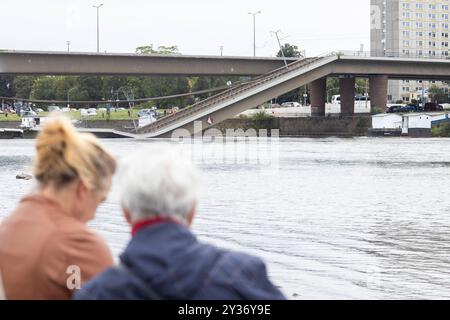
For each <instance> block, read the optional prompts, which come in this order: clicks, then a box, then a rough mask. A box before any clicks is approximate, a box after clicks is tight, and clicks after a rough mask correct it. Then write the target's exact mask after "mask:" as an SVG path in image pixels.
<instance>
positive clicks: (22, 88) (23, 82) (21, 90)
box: [13, 76, 37, 99]
mask: <svg viewBox="0 0 450 320" xmlns="http://www.w3.org/2000/svg"><path fill="white" fill-rule="evenodd" d="M36 79H37V78H36V77H34V76H17V77H15V78H14V81H13V85H14V91H15V93H16V94H15V96H16V97H18V98H23V99H29V98H30V95H31V88H32V87H33V83H34V81H35V80H36Z"/></svg>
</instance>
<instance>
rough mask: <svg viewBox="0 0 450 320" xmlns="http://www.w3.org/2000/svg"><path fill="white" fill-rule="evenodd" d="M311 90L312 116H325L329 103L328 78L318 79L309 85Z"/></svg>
mask: <svg viewBox="0 0 450 320" xmlns="http://www.w3.org/2000/svg"><path fill="white" fill-rule="evenodd" d="M309 87H310V90H311V116H319V117H320V116H322V117H323V116H325V103H326V101H327V78H326V77H324V78H320V79H317V80H315V81H313V82H311V83H310V84H309Z"/></svg>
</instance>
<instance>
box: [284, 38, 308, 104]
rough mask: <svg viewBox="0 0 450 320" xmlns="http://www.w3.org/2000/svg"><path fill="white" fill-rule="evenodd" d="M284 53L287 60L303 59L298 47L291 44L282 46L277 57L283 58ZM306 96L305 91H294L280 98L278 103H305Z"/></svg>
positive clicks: (300, 89) (301, 89) (302, 89)
mask: <svg viewBox="0 0 450 320" xmlns="http://www.w3.org/2000/svg"><path fill="white" fill-rule="evenodd" d="M281 50H283V52H281ZM283 53H284V56H285V57H286V58H300V57H302V53H301V52H300V51H299V50H298V47H297V46H296V45H292V44H289V43H285V44H284V45H282V46H281V49H280V50H279V51H278V53H277V57H282V56H283ZM306 91H307V90H306ZM304 94H305V89H304V88H299V89H295V90H292V91H290V92H287V93H285V94H283V95H281V96H279V97H278V98H277V99H276V100H277V103H284V102H293V101H296V102H301V101H303V95H304ZM307 94H308V93H307Z"/></svg>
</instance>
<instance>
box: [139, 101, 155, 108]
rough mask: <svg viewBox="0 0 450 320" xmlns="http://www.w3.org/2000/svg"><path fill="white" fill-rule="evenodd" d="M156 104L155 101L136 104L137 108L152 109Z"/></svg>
mask: <svg viewBox="0 0 450 320" xmlns="http://www.w3.org/2000/svg"><path fill="white" fill-rule="evenodd" d="M155 105H156V103H155V102H154V101H148V102H144V103H140V104H137V105H135V106H134V108H136V109H151V108H153V107H154V106H155Z"/></svg>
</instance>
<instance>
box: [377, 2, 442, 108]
mask: <svg viewBox="0 0 450 320" xmlns="http://www.w3.org/2000/svg"><path fill="white" fill-rule="evenodd" d="M449 14H450V12H449V0H371V34H370V37H371V54H372V56H379V57H383V56H390V57H414V58H433V59H450V53H449V41H450V40H449V33H450V30H449ZM433 85H436V86H438V87H441V88H443V89H444V90H445V91H446V92H448V89H449V88H448V85H447V84H445V83H443V82H440V81H423V80H420V79H418V80H390V81H389V86H388V101H389V102H391V103H392V102H396V101H397V100H402V101H403V102H410V101H411V100H426V99H427V90H428V88H429V87H431V86H433Z"/></svg>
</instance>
